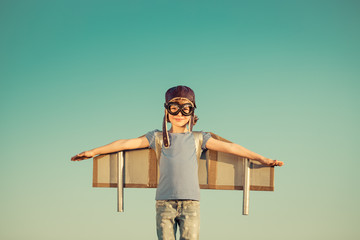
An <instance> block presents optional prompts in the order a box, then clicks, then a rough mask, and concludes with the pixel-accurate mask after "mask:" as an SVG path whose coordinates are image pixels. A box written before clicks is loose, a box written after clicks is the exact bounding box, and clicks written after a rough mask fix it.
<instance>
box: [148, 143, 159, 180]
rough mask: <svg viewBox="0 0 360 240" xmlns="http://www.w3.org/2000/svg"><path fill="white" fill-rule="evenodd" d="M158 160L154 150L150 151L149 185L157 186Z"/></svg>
mask: <svg viewBox="0 0 360 240" xmlns="http://www.w3.org/2000/svg"><path fill="white" fill-rule="evenodd" d="M157 172H158V169H157V158H156V153H155V151H154V150H150V151H149V185H150V186H153V185H157Z"/></svg>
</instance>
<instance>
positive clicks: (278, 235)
mask: <svg viewBox="0 0 360 240" xmlns="http://www.w3.org/2000/svg"><path fill="white" fill-rule="evenodd" d="M359 10H360V4H359V2H357V1H350V0H348V1H296V0H293V1H142V0H138V1H40V0H33V1H20V0H19V1H2V2H1V3H0V30H1V33H2V37H1V38H0V109H1V119H0V123H1V124H0V132H1V134H0V143H1V145H0V146H1V147H0V148H1V152H2V159H1V165H2V167H1V168H0V180H1V181H0V187H1V191H2V194H1V195H2V200H1V203H2V204H1V205H0V211H1V216H0V237H1V238H2V239H24V238H27V239H99V238H100V237H101V238H103V237H104V236H105V237H106V238H107V239H118V238H122V239H145V238H146V239H156V233H155V230H156V229H155V210H154V205H155V201H154V196H155V190H154V189H126V190H125V212H124V213H117V212H116V190H115V189H98V188H96V189H95V188H92V187H91V181H92V179H91V177H92V161H91V160H88V161H83V162H79V163H73V162H70V157H71V156H73V155H74V154H76V153H78V152H80V151H83V150H87V149H91V148H94V147H97V146H100V145H104V144H107V143H109V142H111V141H113V140H116V139H121V138H132V137H137V136H140V135H143V134H144V133H146V132H147V131H150V130H152V129H155V128H161V121H162V114H163V108H162V106H163V101H164V93H165V91H166V90H167V89H168V88H170V87H172V86H175V85H179V84H182V85H188V86H190V87H191V88H193V89H194V91H195V93H196V98H197V99H196V101H197V106H198V109H197V115H198V116H199V118H200V120H199V122H198V124H197V126H196V127H195V129H196V130H204V131H211V132H214V133H217V134H218V135H220V136H222V137H224V138H227V139H229V140H231V141H234V142H236V143H239V144H241V145H243V146H245V147H247V148H249V149H251V150H253V151H255V152H257V153H260V154H262V155H264V156H267V157H270V158H276V159H279V160H282V161H284V162H285V164H286V165H285V166H284V167H282V168H277V169H276V173H275V191H274V192H251V194H250V215H249V216H242V215H241V206H242V192H241V191H210V190H208V191H207V190H202V192H201V194H202V195H201V198H202V200H201V233H200V234H201V235H200V236H201V238H202V239H210V240H211V239H219V238H225V239H228V240H232V239H239V237H240V236H242V237H244V238H249V239H263V238H267V239H289V238H291V239H304V238H306V239H319V238H326V239H339V238H340V237H341V238H345V239H356V238H358V237H359V236H360V232H359V230H358V228H357V227H356V221H357V219H358V218H357V216H358V215H359V214H360V209H359V207H358V202H359V200H360V193H359V190H358V189H359V187H358V185H357V182H359V178H358V176H357V174H356V172H357V169H358V167H359V161H358V160H359V159H358V156H357V147H358V143H359V140H360V139H359V133H360V131H359V124H358V123H359V120H360V114H359V100H360V98H359V94H358V92H359V90H360V84H359V76H360V70H359V69H360V66H359V62H360V61H359V53H360V51H359V50H360V48H359V44H358V43H359V42H360V31H359V28H358V25H359V20H360V17H359V14H358V13H359ZM140 229H141V230H140Z"/></svg>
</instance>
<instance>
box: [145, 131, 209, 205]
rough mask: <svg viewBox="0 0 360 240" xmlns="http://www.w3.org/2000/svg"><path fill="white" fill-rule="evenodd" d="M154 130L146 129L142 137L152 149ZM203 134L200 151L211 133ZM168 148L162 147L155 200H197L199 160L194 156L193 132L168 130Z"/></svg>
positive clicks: (198, 195)
mask: <svg viewBox="0 0 360 240" xmlns="http://www.w3.org/2000/svg"><path fill="white" fill-rule="evenodd" d="M155 132H159V130H154V131H151V132H148V133H147V134H146V135H145V136H146V138H147V139H148V141H149V143H150V148H152V149H154V150H155ZM201 133H202V134H203V144H202V146H201V148H202V150H204V149H206V147H205V146H206V142H207V141H208V140H209V138H210V137H211V135H210V133H205V132H201ZM169 138H170V147H169V148H165V147H164V146H163V147H162V148H161V155H160V178H159V184H158V187H157V189H156V200H170V199H177V200H180V199H183V200H184V199H187V200H197V201H199V200H200V187H199V178H198V161H197V157H196V148H195V139H194V135H193V133H192V132H187V133H169Z"/></svg>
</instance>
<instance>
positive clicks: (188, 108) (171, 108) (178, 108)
mask: <svg viewBox="0 0 360 240" xmlns="http://www.w3.org/2000/svg"><path fill="white" fill-rule="evenodd" d="M164 106H165V108H166V110H167V111H168V113H170V114H171V115H178V114H179V112H181V114H182V115H183V116H190V115H191V114H193V112H194V106H193V105H192V104H191V103H185V104H179V103H177V102H169V103H165V104H164Z"/></svg>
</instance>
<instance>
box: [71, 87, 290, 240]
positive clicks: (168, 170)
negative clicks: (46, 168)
mask: <svg viewBox="0 0 360 240" xmlns="http://www.w3.org/2000/svg"><path fill="white" fill-rule="evenodd" d="M195 108H196V104H195V94H194V92H193V90H192V89H191V88H189V87H186V86H176V87H173V88H170V89H169V90H168V91H167V92H166V94H165V116H164V120H163V130H162V140H163V146H162V148H161V154H160V178H159V184H158V187H157V190H156V225H157V235H158V238H159V239H161V240H162V239H164V240H168V239H175V235H176V230H177V227H179V228H180V239H189V240H190V239H191V240H193V239H199V229H200V203H199V200H200V187H199V181H198V166H197V154H196V143H195V137H194V133H193V132H192V128H193V126H194V125H195V123H196V121H197V119H198V118H197V116H196V115H195V114H194V110H195ZM167 122H170V123H171V128H170V130H169V131H168V130H167ZM159 132H160V131H158V130H154V131H151V132H148V133H147V134H146V135H145V136H142V137H139V138H134V139H126V140H125V139H124V140H117V141H115V142H113V143H110V144H108V145H105V146H102V147H99V148H95V149H92V150H89V151H85V152H82V153H79V154H77V155H76V156H74V157H72V158H71V160H72V161H80V160H84V159H88V158H92V157H94V156H96V155H98V154H106V153H111V152H118V151H122V150H128V149H137V148H146V147H150V148H152V149H155V147H156V135H157V134H158V133H159ZM201 135H202V139H203V141H202V146H201V149H202V150H204V149H210V150H214V151H220V152H226V153H231V154H235V155H238V156H241V157H244V158H249V159H254V160H257V161H259V162H261V163H262V164H264V165H267V166H282V165H283V162H280V161H277V160H271V159H269V158H265V157H263V156H261V155H259V154H256V153H254V152H251V151H249V150H247V149H246V148H244V147H242V146H240V145H238V144H235V143H227V142H222V141H219V140H216V139H214V138H212V137H211V135H210V134H209V133H205V132H201Z"/></svg>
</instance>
